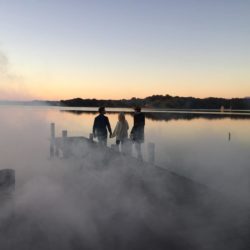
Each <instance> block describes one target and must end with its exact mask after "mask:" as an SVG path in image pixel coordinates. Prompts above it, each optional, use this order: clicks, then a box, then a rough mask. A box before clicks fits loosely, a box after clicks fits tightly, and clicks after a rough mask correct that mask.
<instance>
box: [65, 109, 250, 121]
mask: <svg viewBox="0 0 250 250" xmlns="http://www.w3.org/2000/svg"><path fill="white" fill-rule="evenodd" d="M61 112H67V113H71V114H74V115H82V114H89V115H97V114H98V112H97V111H90V110H84V111H83V110H61ZM119 112H120V111H107V114H118V113H119ZM124 113H125V114H126V115H130V116H133V112H128V111H125V112H124ZM145 116H146V118H147V119H150V120H153V121H171V120H193V119H198V118H202V119H208V120H215V119H226V118H230V119H233V120H237V119H244V120H250V115H248V114H246V115H244V114H233V113H228V114H227V113H216V114H215V113H168V112H145Z"/></svg>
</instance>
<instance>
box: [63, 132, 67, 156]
mask: <svg viewBox="0 0 250 250" xmlns="http://www.w3.org/2000/svg"><path fill="white" fill-rule="evenodd" d="M67 137H68V131H67V130H63V131H62V143H63V145H62V151H63V157H67Z"/></svg>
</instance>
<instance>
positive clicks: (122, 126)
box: [111, 112, 129, 146]
mask: <svg viewBox="0 0 250 250" xmlns="http://www.w3.org/2000/svg"><path fill="white" fill-rule="evenodd" d="M128 129H129V125H128V122H127V120H126V118H125V114H124V113H123V112H121V113H119V115H118V122H117V124H116V126H115V129H114V132H113V134H112V136H111V138H113V137H116V145H117V146H119V145H120V144H121V145H123V144H124V142H125V141H126V140H127V139H128Z"/></svg>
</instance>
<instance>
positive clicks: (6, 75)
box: [0, 51, 31, 100]
mask: <svg viewBox="0 0 250 250" xmlns="http://www.w3.org/2000/svg"><path fill="white" fill-rule="evenodd" d="M28 98H31V94H30V92H29V90H28V89H27V86H26V84H25V80H24V78H23V77H22V76H21V75H20V74H18V73H16V72H13V71H12V69H11V66H10V62H9V59H8V56H7V55H6V53H4V52H2V51H0V99H1V100H23V99H28Z"/></svg>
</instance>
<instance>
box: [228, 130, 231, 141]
mask: <svg viewBox="0 0 250 250" xmlns="http://www.w3.org/2000/svg"><path fill="white" fill-rule="evenodd" d="M228 140H229V141H231V133H230V132H229V133H228Z"/></svg>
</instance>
